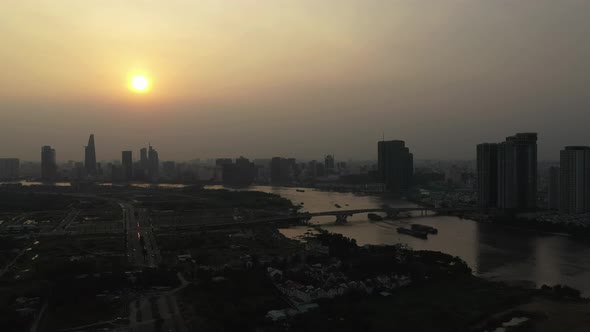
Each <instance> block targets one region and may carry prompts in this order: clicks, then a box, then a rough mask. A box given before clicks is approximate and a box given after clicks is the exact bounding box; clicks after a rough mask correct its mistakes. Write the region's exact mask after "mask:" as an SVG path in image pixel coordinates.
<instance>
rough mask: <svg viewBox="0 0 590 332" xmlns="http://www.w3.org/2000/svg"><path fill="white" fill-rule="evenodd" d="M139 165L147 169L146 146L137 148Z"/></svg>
mask: <svg viewBox="0 0 590 332" xmlns="http://www.w3.org/2000/svg"><path fill="white" fill-rule="evenodd" d="M139 165H140V166H141V168H142V169H143V170H144V171H147V169H148V154H147V149H146V148H141V150H139Z"/></svg>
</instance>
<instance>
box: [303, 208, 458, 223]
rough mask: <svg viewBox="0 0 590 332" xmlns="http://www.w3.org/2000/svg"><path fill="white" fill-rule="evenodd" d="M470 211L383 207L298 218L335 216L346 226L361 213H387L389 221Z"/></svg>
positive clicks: (336, 211) (307, 215)
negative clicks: (410, 215) (402, 215)
mask: <svg viewBox="0 0 590 332" xmlns="http://www.w3.org/2000/svg"><path fill="white" fill-rule="evenodd" d="M465 211H469V210H468V209H448V208H426V207H405V208H404V207H396V208H392V207H383V208H373V209H355V210H334V211H324V212H304V213H299V214H297V217H298V218H300V219H302V220H305V221H309V220H310V219H311V218H313V217H322V216H335V217H336V224H345V223H346V222H347V219H348V217H352V216H353V215H355V214H359V213H385V214H386V218H387V219H393V218H396V217H397V216H398V215H399V214H400V213H404V212H407V213H409V212H420V215H421V216H427V215H428V213H429V212H431V213H434V214H448V213H452V212H465Z"/></svg>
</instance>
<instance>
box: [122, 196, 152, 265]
mask: <svg viewBox="0 0 590 332" xmlns="http://www.w3.org/2000/svg"><path fill="white" fill-rule="evenodd" d="M119 205H120V206H121V208H122V209H123V217H124V219H125V236H126V237H127V241H126V243H127V249H126V251H127V252H126V254H127V257H128V259H129V263H131V264H132V265H135V266H137V267H156V266H158V264H159V263H160V260H161V255H160V251H159V250H158V246H157V244H156V239H155V238H154V234H153V232H152V227H151V222H150V217H149V213H148V211H147V210H146V209H144V208H135V207H134V206H133V205H132V204H129V203H126V202H120V203H119Z"/></svg>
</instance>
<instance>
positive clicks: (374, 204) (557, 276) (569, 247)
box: [210, 186, 590, 297]
mask: <svg viewBox="0 0 590 332" xmlns="http://www.w3.org/2000/svg"><path fill="white" fill-rule="evenodd" d="M210 188H221V187H219V186H212V187H210ZM248 190H257V191H263V192H269V193H273V194H277V195H281V196H282V197H285V198H287V199H289V200H291V201H292V202H294V203H295V204H299V203H303V206H304V210H305V211H308V212H321V211H333V210H338V208H337V207H336V206H335V204H338V205H340V206H341V209H363V208H379V207H382V206H383V205H384V204H387V205H389V206H393V207H411V206H415V205H414V204H412V203H409V202H406V201H400V200H391V199H385V198H381V197H378V196H357V195H354V194H351V193H338V192H325V191H318V190H312V189H303V190H305V191H304V192H299V191H297V190H296V188H286V187H270V186H254V187H250V188H248ZM334 221H335V218H334V217H317V218H314V219H312V220H311V222H312V223H315V224H320V225H321V226H322V227H323V228H325V229H326V230H329V231H331V232H334V233H340V234H342V235H344V236H347V237H350V238H353V239H355V240H356V241H357V243H358V244H359V245H364V244H396V243H403V244H407V245H408V246H410V247H411V248H413V249H417V250H421V249H424V250H436V251H442V252H445V253H448V254H451V255H454V256H459V257H461V258H462V259H463V260H464V261H466V262H467V264H469V266H470V267H471V268H472V269H473V272H474V274H476V275H478V276H481V277H484V278H487V279H490V280H503V281H530V282H533V283H535V284H536V285H537V286H541V285H543V284H548V285H554V284H564V285H568V286H571V287H574V288H576V289H579V290H580V291H581V292H582V294H583V295H584V296H586V297H588V296H590V244H588V243H584V242H582V241H580V240H576V239H572V238H569V237H567V236H560V235H552V234H545V233H541V232H533V231H526V230H520V229H513V228H509V227H505V226H501V225H496V224H490V223H480V222H475V221H471V220H466V219H460V218H457V217H452V216H428V217H420V215H419V213H418V215H416V216H414V217H412V218H409V219H402V220H396V221H383V222H371V221H369V220H368V218H367V215H366V214H359V215H355V216H352V217H349V218H348V223H347V224H345V225H336V224H335V223H334ZM411 223H420V224H424V225H430V226H433V227H436V228H438V230H439V233H438V234H437V235H430V236H429V238H428V240H422V239H418V238H414V237H411V236H408V235H403V234H399V233H397V230H396V228H397V227H399V226H403V225H409V224H411ZM307 230H308V228H307V227H305V226H297V227H291V228H285V229H281V232H282V233H283V234H284V235H286V236H288V237H290V238H297V237H298V236H302V235H303V234H304V233H305V232H306V231H307Z"/></svg>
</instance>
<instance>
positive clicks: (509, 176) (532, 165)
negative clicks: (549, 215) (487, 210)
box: [498, 133, 537, 210]
mask: <svg viewBox="0 0 590 332" xmlns="http://www.w3.org/2000/svg"><path fill="white" fill-rule="evenodd" d="M536 206H537V133H518V134H516V135H514V136H509V137H506V141H505V142H502V143H500V144H498V207H499V208H502V209H517V210H530V209H535V208H536Z"/></svg>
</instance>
